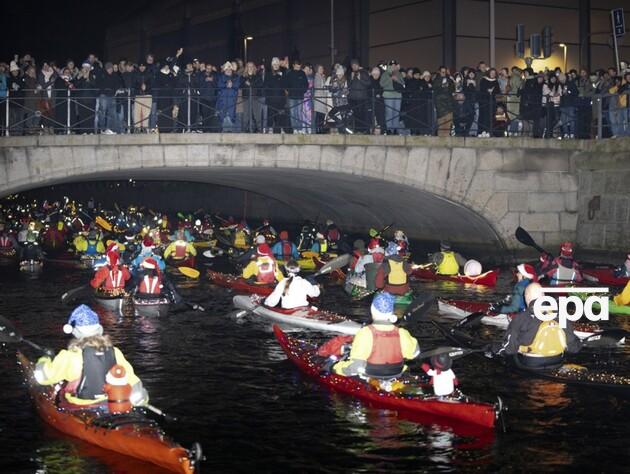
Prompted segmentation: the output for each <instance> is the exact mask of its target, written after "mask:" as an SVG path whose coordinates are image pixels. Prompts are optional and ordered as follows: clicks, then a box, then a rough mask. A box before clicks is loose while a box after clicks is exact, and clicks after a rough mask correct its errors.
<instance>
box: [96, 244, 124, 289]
mask: <svg viewBox="0 0 630 474" xmlns="http://www.w3.org/2000/svg"><path fill="white" fill-rule="evenodd" d="M118 262H119V257H118V254H116V253H115V252H108V253H107V264H106V265H103V266H102V267H100V268H99V269H98V270H97V271H96V273H95V274H94V278H92V281H90V285H91V286H92V288H94V289H95V290H99V289H100V290H103V291H105V292H106V293H119V292H121V291H123V290H124V289H125V283H126V282H127V281H128V280H129V279H130V278H131V274H130V273H129V270H127V267H125V266H124V265H119V263H118Z"/></svg>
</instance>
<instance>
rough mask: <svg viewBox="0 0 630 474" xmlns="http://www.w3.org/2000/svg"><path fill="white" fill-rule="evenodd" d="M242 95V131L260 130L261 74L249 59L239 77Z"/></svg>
mask: <svg viewBox="0 0 630 474" xmlns="http://www.w3.org/2000/svg"><path fill="white" fill-rule="evenodd" d="M241 91H242V92H241V93H242V96H243V131H244V132H250V133H252V132H262V121H261V118H262V102H261V98H262V97H261V96H262V92H263V80H262V76H261V75H260V74H259V73H258V72H257V71H256V65H255V64H254V63H253V62H252V61H249V62H248V63H247V64H246V65H245V71H244V72H243V76H242V79H241Z"/></svg>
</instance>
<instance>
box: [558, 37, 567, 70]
mask: <svg viewBox="0 0 630 474" xmlns="http://www.w3.org/2000/svg"><path fill="white" fill-rule="evenodd" d="M558 46H560V47H561V48H562V50H563V52H564V67H563V68H562V72H563V73H565V74H566V73H567V45H566V44H564V43H560V44H559V45H558Z"/></svg>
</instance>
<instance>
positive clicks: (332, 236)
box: [327, 227, 341, 242]
mask: <svg viewBox="0 0 630 474" xmlns="http://www.w3.org/2000/svg"><path fill="white" fill-rule="evenodd" d="M327 234H328V235H327V237H328V240H330V241H331V242H336V241H337V240H339V239H340V238H341V236H340V235H339V229H338V228H337V227H332V228H331V229H329V230H328V232H327Z"/></svg>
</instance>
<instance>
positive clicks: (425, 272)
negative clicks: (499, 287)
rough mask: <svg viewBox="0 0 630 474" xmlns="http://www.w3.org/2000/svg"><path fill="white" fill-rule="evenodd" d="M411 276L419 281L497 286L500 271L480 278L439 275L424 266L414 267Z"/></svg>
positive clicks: (482, 275)
mask: <svg viewBox="0 0 630 474" xmlns="http://www.w3.org/2000/svg"><path fill="white" fill-rule="evenodd" d="M411 276H412V277H414V278H417V279H419V280H445V281H454V282H456V283H463V284H465V285H483V286H496V284H497V278H498V276H499V270H498V269H495V270H489V271H487V272H485V273H482V274H481V275H479V276H476V277H472V276H467V275H439V274H437V273H435V270H433V269H432V268H424V267H423V266H422V265H413V266H412V272H411Z"/></svg>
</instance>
